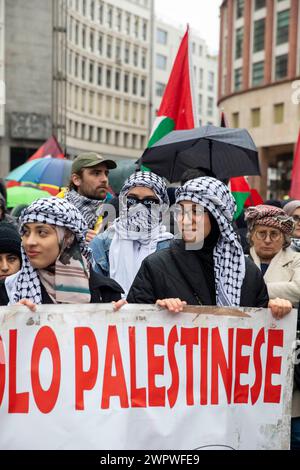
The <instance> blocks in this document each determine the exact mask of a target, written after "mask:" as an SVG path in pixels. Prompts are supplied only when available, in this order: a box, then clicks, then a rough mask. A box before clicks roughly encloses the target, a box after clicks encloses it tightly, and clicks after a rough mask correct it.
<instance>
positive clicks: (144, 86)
mask: <svg viewBox="0 0 300 470" xmlns="http://www.w3.org/2000/svg"><path fill="white" fill-rule="evenodd" d="M141 96H142V97H143V98H144V97H145V96H146V79H145V78H142V79H141Z"/></svg>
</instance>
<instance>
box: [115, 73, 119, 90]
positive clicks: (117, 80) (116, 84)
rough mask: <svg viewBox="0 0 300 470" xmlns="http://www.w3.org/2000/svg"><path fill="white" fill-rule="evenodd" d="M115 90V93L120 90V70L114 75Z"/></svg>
mask: <svg viewBox="0 0 300 470" xmlns="http://www.w3.org/2000/svg"><path fill="white" fill-rule="evenodd" d="M115 89H116V91H119V90H120V70H116V73H115Z"/></svg>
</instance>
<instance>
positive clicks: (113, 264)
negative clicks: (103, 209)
mask: <svg viewBox="0 0 300 470" xmlns="http://www.w3.org/2000/svg"><path fill="white" fill-rule="evenodd" d="M135 187H145V188H149V189H151V190H152V191H153V192H154V193H155V196H156V197H157V199H158V200H159V204H154V205H153V206H152V209H151V210H149V209H148V208H147V207H145V206H144V205H143V204H136V205H135V206H133V207H130V208H129V209H127V205H126V198H127V195H128V192H129V191H130V190H131V189H133V188H135ZM119 202H120V217H119V218H118V219H116V220H115V222H114V224H113V226H112V231H113V233H114V235H113V239H112V243H111V246H110V250H109V266H110V277H111V278H112V279H114V280H115V281H117V282H118V283H119V284H120V285H121V286H122V287H123V289H124V291H125V293H127V292H128V291H129V289H130V286H131V284H132V282H133V280H134V278H135V276H136V274H137V272H138V270H139V268H140V266H141V263H142V261H143V259H144V258H145V257H146V256H148V255H150V254H151V253H153V252H154V251H156V248H157V243H159V242H160V241H163V240H168V239H172V238H173V235H172V234H171V233H169V232H167V231H166V227H165V226H164V225H163V224H162V215H163V214H164V213H165V212H166V211H167V209H168V207H169V197H168V193H167V187H166V184H165V182H164V180H163V178H161V177H160V176H158V175H156V174H155V173H151V172H147V171H137V172H136V173H134V174H132V175H131V176H130V177H129V178H127V180H126V181H125V183H124V185H123V187H122V190H121V192H120V195H119Z"/></svg>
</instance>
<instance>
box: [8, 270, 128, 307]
mask: <svg viewBox="0 0 300 470" xmlns="http://www.w3.org/2000/svg"><path fill="white" fill-rule="evenodd" d="M89 288H90V292H91V301H90V303H91V304H97V303H110V302H112V301H113V300H115V301H117V300H120V299H121V294H122V293H123V292H124V291H123V289H122V288H121V286H119V284H118V283H117V282H116V281H114V280H113V279H110V278H108V277H104V276H102V275H101V274H98V273H95V272H94V271H92V270H91V273H90V279H89ZM41 291H42V303H43V304H53V301H52V299H51V298H50V297H49V295H48V293H47V291H46V289H45V288H44V286H43V284H42V283H41ZM8 301H9V299H8V296H7V293H6V289H5V284H4V282H2V283H1V284H0V305H7V304H8Z"/></svg>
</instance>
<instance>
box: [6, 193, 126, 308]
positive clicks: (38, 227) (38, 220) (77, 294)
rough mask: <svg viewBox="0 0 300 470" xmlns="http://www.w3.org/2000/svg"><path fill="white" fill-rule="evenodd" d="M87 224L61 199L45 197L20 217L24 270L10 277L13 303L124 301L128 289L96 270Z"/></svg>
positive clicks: (77, 211)
mask: <svg viewBox="0 0 300 470" xmlns="http://www.w3.org/2000/svg"><path fill="white" fill-rule="evenodd" d="M86 231H87V224H86V222H85V221H84V219H83V217H82V215H81V214H80V212H79V210H78V209H77V208H76V207H75V206H73V205H72V204H70V203H69V202H68V201H66V200H63V199H58V198H50V199H39V200H37V201H35V202H33V203H32V204H31V205H30V206H29V207H27V208H26V209H25V210H24V211H23V212H22V215H21V217H20V233H21V237H22V268H21V270H20V271H19V272H18V273H17V274H15V275H14V276H13V277H11V278H8V279H7V283H6V291H7V294H8V298H9V303H10V304H14V303H18V302H19V301H24V299H27V301H29V302H31V303H33V304H44V303H97V302H110V301H112V300H119V299H120V296H121V292H122V289H121V288H120V286H119V285H118V284H117V283H116V282H114V281H112V280H111V279H104V278H103V277H102V276H99V275H96V274H95V273H93V271H92V270H91V250H90V249H89V247H88V245H87V243H86V241H85V233H86Z"/></svg>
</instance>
